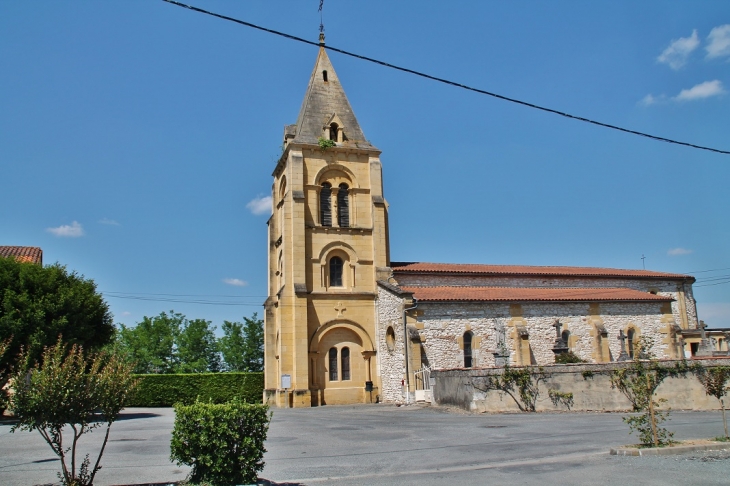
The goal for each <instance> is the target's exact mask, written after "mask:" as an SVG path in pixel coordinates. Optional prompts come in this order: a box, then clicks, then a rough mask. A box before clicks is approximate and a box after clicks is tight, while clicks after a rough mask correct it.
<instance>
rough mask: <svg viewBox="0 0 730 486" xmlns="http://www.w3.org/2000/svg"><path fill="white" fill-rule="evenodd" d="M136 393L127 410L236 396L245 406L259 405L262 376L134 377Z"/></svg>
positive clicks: (217, 400) (176, 375)
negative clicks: (136, 382) (137, 383)
mask: <svg viewBox="0 0 730 486" xmlns="http://www.w3.org/2000/svg"><path fill="white" fill-rule="evenodd" d="M135 377H137V378H139V387H138V388H137V392H136V393H135V394H134V397H132V400H130V402H129V404H128V405H127V406H128V407H171V406H172V405H173V404H175V403H182V404H185V405H190V404H193V403H195V401H196V400H199V401H201V402H212V403H226V402H230V401H231V400H233V399H234V398H236V397H238V398H240V399H241V400H242V401H244V402H247V403H261V400H262V397H263V393H264V374H263V373H194V374H165V375H135Z"/></svg>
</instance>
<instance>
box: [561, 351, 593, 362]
mask: <svg viewBox="0 0 730 486" xmlns="http://www.w3.org/2000/svg"><path fill="white" fill-rule="evenodd" d="M585 362H586V361H585V360H584V359H580V358H579V357H578V355H577V354H575V353H574V352H573V351H568V352H567V353H562V354H556V355H555V364H568V363H585Z"/></svg>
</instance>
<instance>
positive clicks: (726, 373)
mask: <svg viewBox="0 0 730 486" xmlns="http://www.w3.org/2000/svg"><path fill="white" fill-rule="evenodd" d="M692 371H693V372H694V374H695V376H696V377H697V379H698V380H699V381H700V383H702V386H704V387H705V393H707V394H708V395H710V396H713V397H715V398H717V399H718V400H720V407H721V408H722V424H723V425H724V426H725V438H726V439H727V438H729V437H730V436H728V433H727V419H726V418H725V397H726V396H727V392H728V390H729V388H728V386H727V383H728V381H730V367H727V366H718V367H716V368H705V367H704V366H702V365H701V364H699V363H698V364H697V365H695V366H694V367H693V370H692Z"/></svg>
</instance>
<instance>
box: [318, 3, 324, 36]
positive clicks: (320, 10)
mask: <svg viewBox="0 0 730 486" xmlns="http://www.w3.org/2000/svg"><path fill="white" fill-rule="evenodd" d="M322 7H324V0H319V33H320V34H324V23H323V22H322ZM320 37H321V36H320Z"/></svg>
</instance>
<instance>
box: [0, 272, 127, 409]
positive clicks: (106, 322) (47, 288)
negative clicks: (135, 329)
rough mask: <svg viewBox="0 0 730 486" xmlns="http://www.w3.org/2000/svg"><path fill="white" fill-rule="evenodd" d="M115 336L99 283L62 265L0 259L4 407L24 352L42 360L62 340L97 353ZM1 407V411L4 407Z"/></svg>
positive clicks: (0, 366)
mask: <svg viewBox="0 0 730 486" xmlns="http://www.w3.org/2000/svg"><path fill="white" fill-rule="evenodd" d="M113 334H114V325H113V323H112V315H111V312H109V307H108V305H107V303H106V302H105V301H104V299H103V298H102V296H101V294H99V293H98V292H97V291H96V284H95V283H94V282H93V281H92V280H89V279H86V278H84V277H83V276H80V275H78V274H76V273H75V272H69V271H68V270H66V267H64V266H61V265H59V264H54V265H49V266H45V267H44V266H41V265H37V264H34V263H21V262H18V261H16V260H15V259H12V258H0V341H1V342H6V341H7V342H9V344H8V345H7V349H6V351H5V353H4V354H3V355H0V395H2V397H0V403H2V402H3V401H4V399H5V391H3V388H4V387H5V385H6V384H7V383H8V380H9V379H10V377H11V376H12V374H13V370H14V368H15V366H16V364H17V363H18V356H19V355H20V351H21V349H23V350H25V354H26V356H28V357H29V358H30V359H32V360H33V361H37V360H38V359H39V358H40V357H41V354H42V353H43V348H44V347H45V346H51V345H53V344H54V343H55V342H56V341H57V340H58V336H59V335H62V336H63V339H64V342H66V343H70V344H79V345H82V346H84V347H85V348H86V349H97V348H100V347H101V346H103V345H104V344H106V343H108V342H109V341H110V340H111V339H112V336H113ZM0 408H1V407H0Z"/></svg>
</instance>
